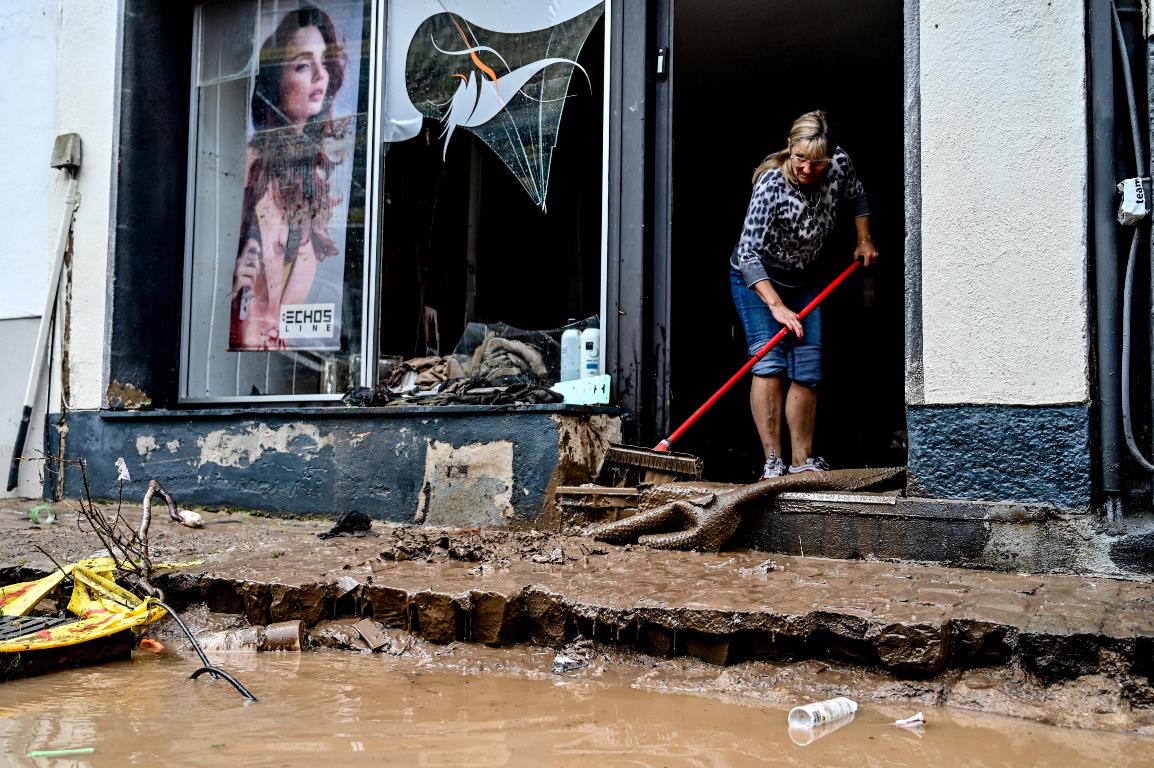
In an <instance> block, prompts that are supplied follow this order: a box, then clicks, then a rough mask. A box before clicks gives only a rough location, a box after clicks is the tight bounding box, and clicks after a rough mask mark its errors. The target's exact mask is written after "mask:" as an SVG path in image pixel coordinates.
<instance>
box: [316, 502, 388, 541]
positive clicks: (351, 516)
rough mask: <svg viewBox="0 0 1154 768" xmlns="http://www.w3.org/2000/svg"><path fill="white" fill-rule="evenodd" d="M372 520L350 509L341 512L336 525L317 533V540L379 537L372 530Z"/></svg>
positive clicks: (362, 513)
mask: <svg viewBox="0 0 1154 768" xmlns="http://www.w3.org/2000/svg"><path fill="white" fill-rule="evenodd" d="M372 527H373V519H372V518H371V517H369V516H368V515H366V514H365V513H364V512H358V511H357V510H355V509H350V510H348V511H347V512H342V513H341V515H340V517H338V518H337V523H336V525H334V526H333V527H332V528H331V529H330V530H328V531H326V532H325V533H318V534H317V538H318V539H331V538H333V537H336V536H379V535H380V534H378V533H376V532H374V531H373V530H372Z"/></svg>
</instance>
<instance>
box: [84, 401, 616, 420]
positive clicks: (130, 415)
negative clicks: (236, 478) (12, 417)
mask: <svg viewBox="0 0 1154 768" xmlns="http://www.w3.org/2000/svg"><path fill="white" fill-rule="evenodd" d="M518 413H526V414H536V415H539V414H542V413H562V414H607V415H612V416H620V415H622V414H624V413H625V411H624V409H622V408H620V407H618V406H613V405H574V404H568V403H545V404H540V405H388V406H382V407H377V408H366V407H359V406H340V407H331V406H330V407H324V406H321V407H318V406H306V407H287V406H278V407H270V406H256V407H249V408H195V409H192V408H190V409H177V408H173V409H157V410H134V411H128V410H124V411H114V410H110V409H106V408H105V409H101V410H100V418H102V419H109V420H119V419H128V420H132V419H139V420H142V421H161V420H168V419H227V418H243V419H252V418H267V417H280V418H295V419H341V418H350V417H361V418H363V417H366V416H371V417H373V418H410V417H413V416H422V417H426V416H469V415H472V414H486V415H490V414H518Z"/></svg>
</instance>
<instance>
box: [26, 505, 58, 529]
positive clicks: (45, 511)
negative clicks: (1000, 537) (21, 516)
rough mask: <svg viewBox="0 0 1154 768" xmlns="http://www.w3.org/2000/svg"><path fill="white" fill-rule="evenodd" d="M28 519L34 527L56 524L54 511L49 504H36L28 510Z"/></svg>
mask: <svg viewBox="0 0 1154 768" xmlns="http://www.w3.org/2000/svg"><path fill="white" fill-rule="evenodd" d="M28 519H29V520H31V521H32V522H33V523H34V524H35V525H52V524H53V523H55V522H56V510H55V509H53V508H52V505H51V504H37V505H36V506H35V507H33V508H32V509H30V510H28Z"/></svg>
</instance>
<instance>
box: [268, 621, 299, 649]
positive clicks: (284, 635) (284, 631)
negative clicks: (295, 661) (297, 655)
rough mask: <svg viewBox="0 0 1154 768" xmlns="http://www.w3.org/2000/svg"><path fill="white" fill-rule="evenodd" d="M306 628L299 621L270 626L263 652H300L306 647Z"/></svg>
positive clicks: (282, 622)
mask: <svg viewBox="0 0 1154 768" xmlns="http://www.w3.org/2000/svg"><path fill="white" fill-rule="evenodd" d="M304 640H305V627H304V622H302V621H300V620H299V619H294V620H293V621H281V622H278V623H276V624H269V625H268V626H267V627H266V628H265V640H264V645H262V646H261V650H262V651H300V649H301V648H302V647H303V646H304Z"/></svg>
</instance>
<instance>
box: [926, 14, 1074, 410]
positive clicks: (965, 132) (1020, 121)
mask: <svg viewBox="0 0 1154 768" xmlns="http://www.w3.org/2000/svg"><path fill="white" fill-rule="evenodd" d="M920 9H921V11H920V13H921V18H920V36H921V39H920V47H921V54H920V62H919V64H920V78H921V88H920V95H921V131H922V146H921V186H922V225H921V235H922V311H923V364H924V373H925V402H926V403H931V404H950V403H983V404H984V403H990V404H998V403H1007V404H1046V403H1069V402H1083V401H1085V400H1087V399H1088V391H1089V390H1088V351H1087V350H1088V348H1089V347H1088V343H1087V334H1088V332H1089V329H1088V317H1087V311H1088V310H1087V286H1086V268H1087V267H1086V263H1087V261H1086V260H1087V223H1086V220H1087V216H1086V206H1087V197H1086V194H1087V147H1086V142H1087V138H1086V87H1085V78H1086V71H1085V56H1086V53H1085V33H1084V28H1085V21H1084V19H1085V9H1084V5H1083V2H1082V1H1081V0H1053V2H1047V3H1039V2H1026V0H923V2H921V4H920Z"/></svg>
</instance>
